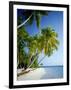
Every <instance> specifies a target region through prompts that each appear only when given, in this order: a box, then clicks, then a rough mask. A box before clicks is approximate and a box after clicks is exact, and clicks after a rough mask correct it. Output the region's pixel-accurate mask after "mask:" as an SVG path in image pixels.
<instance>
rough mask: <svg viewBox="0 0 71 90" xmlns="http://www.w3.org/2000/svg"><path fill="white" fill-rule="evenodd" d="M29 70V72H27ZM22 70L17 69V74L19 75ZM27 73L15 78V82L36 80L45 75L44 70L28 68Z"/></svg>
mask: <svg viewBox="0 0 71 90" xmlns="http://www.w3.org/2000/svg"><path fill="white" fill-rule="evenodd" d="M29 70H30V71H29ZM21 71H22V69H19V70H18V72H17V73H20V72H21ZM27 71H29V72H28V73H25V74H22V75H20V76H17V80H18V81H20V80H38V79H40V78H42V77H43V75H44V74H45V73H46V72H45V69H44V68H37V69H36V68H33V69H31V68H29V69H28V70H27Z"/></svg>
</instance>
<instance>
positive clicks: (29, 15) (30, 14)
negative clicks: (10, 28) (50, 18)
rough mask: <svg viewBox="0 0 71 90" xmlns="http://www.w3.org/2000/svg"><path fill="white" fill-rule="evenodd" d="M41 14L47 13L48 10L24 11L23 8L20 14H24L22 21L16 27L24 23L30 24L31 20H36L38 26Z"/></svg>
mask: <svg viewBox="0 0 71 90" xmlns="http://www.w3.org/2000/svg"><path fill="white" fill-rule="evenodd" d="M43 15H48V12H46V11H38V10H25V11H24V10H23V11H22V16H24V21H23V22H22V23H21V24H19V25H18V26H17V29H19V28H20V27H22V26H24V25H25V24H26V23H29V24H32V23H33V20H36V25H37V27H38V28H39V27H40V21H41V17H42V16H43ZM18 18H19V17H18Z"/></svg>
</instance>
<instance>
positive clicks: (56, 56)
mask: <svg viewBox="0 0 71 90" xmlns="http://www.w3.org/2000/svg"><path fill="white" fill-rule="evenodd" d="M40 25H41V28H44V27H48V26H51V27H52V28H53V29H54V30H55V31H56V32H57V33H58V40H59V42H60V44H59V47H58V50H57V51H55V52H54V53H53V54H52V55H51V56H50V57H47V56H46V58H45V59H44V60H43V61H42V62H41V63H43V66H55V65H63V12H62V11H52V12H49V14H48V16H43V17H42V18H41V23H40ZM26 30H27V32H28V33H29V34H30V35H31V36H32V35H35V34H38V32H39V30H38V28H37V27H36V22H35V20H34V21H33V24H32V25H29V26H26ZM43 57H44V54H43V53H42V54H40V56H39V60H40V59H41V58H43Z"/></svg>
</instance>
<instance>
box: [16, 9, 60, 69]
mask: <svg viewBox="0 0 71 90" xmlns="http://www.w3.org/2000/svg"><path fill="white" fill-rule="evenodd" d="M44 15H48V12H46V11H37V10H22V12H21V16H20V15H18V18H17V67H18V68H23V67H24V69H27V68H32V67H34V68H37V67H38V66H39V63H40V62H41V61H42V60H43V59H42V60H40V61H39V62H38V56H39V54H40V53H41V52H43V53H44V54H45V56H46V55H47V56H51V55H52V53H53V52H54V51H55V49H56V50H57V48H58V44H59V41H58V39H57V37H58V35H57V33H56V32H55V31H54V30H53V29H52V28H51V27H46V28H42V29H41V25H40V22H41V18H42V16H44ZM23 19H24V20H23ZM22 20H23V21H22ZM34 20H35V21H36V26H37V27H38V30H39V33H38V35H35V36H30V35H29V34H28V32H27V31H26V29H25V25H26V24H28V25H30V24H32V23H33V21H34ZM33 29H34V28H33Z"/></svg>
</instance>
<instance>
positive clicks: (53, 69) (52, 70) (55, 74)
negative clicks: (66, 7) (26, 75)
mask: <svg viewBox="0 0 71 90" xmlns="http://www.w3.org/2000/svg"><path fill="white" fill-rule="evenodd" d="M43 68H44V69H45V72H46V73H45V74H44V76H43V77H42V78H41V79H59V78H63V66H47V67H43Z"/></svg>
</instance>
